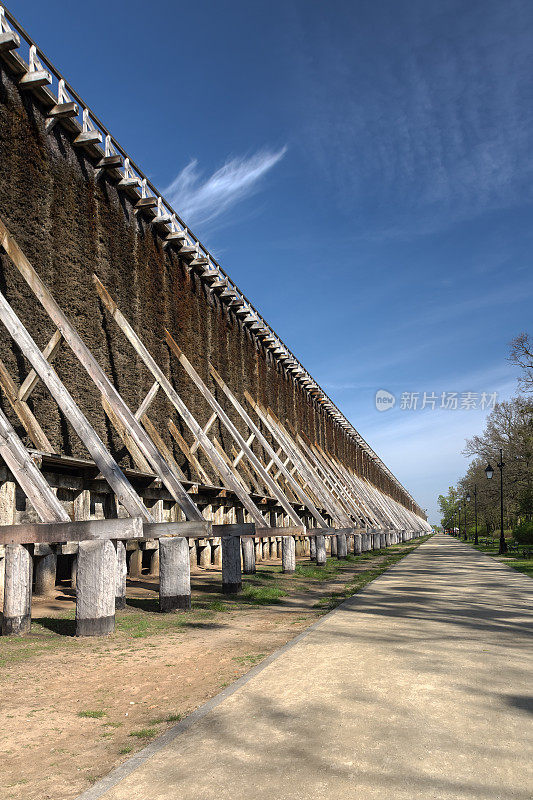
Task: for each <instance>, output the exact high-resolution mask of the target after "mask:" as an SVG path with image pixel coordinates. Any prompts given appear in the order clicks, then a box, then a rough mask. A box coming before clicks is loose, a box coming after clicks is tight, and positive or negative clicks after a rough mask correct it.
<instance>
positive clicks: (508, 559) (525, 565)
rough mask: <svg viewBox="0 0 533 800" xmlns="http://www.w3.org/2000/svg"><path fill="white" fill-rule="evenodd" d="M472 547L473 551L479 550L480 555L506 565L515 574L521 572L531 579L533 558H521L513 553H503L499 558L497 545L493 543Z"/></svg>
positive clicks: (532, 575)
mask: <svg viewBox="0 0 533 800" xmlns="http://www.w3.org/2000/svg"><path fill="white" fill-rule="evenodd" d="M472 547H473V548H474V550H479V551H480V552H481V553H485V555H487V556H492V558H495V559H496V560H497V561H501V563H502V564H507V566H509V567H512V568H513V569H516V571H517V572H522V573H523V574H524V575H528V576H529V577H530V578H533V558H522V556H520V555H515V554H514V553H505V555H501V556H500V555H498V550H499V543H498V544H496V543H494V545H484V544H478V545H472Z"/></svg>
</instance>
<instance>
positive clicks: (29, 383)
mask: <svg viewBox="0 0 533 800" xmlns="http://www.w3.org/2000/svg"><path fill="white" fill-rule="evenodd" d="M62 338H63V337H62V336H61V333H60V332H59V331H56V332H55V333H54V335H53V336H52V338H51V339H50V341H49V342H48V344H47V345H46V347H45V348H44V350H43V357H44V358H46V360H47V361H48V363H49V364H51V363H52V361H53V360H54V358H55V357H56V355H57V353H58V352H59V345H60V344H61V340H62ZM38 383H39V376H38V375H37V373H36V372H35V370H34V369H32V370H30V372H28V374H27V375H26V377H25V379H24V380H23V381H22V383H21V386H20V389H19V393H18V397H19V400H27V399H28V397H29V396H30V394H31V393H32V392H33V390H34V389H35V387H36V386H37V384H38Z"/></svg>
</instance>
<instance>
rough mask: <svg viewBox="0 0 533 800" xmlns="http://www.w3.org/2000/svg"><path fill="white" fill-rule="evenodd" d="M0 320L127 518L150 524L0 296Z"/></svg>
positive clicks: (127, 484)
mask: <svg viewBox="0 0 533 800" xmlns="http://www.w3.org/2000/svg"><path fill="white" fill-rule="evenodd" d="M0 320H1V321H2V322H3V324H4V325H5V327H6V329H7V330H8V332H9V334H10V335H11V337H12V338H13V340H14V341H15V342H16V343H17V345H18V346H19V347H20V349H21V351H22V353H23V354H24V356H25V357H26V358H27V359H28V361H29V362H30V363H31V364H32V366H33V368H34V370H35V371H36V373H37V374H38V375H39V377H40V379H41V380H42V382H43V383H44V384H45V386H46V388H47V389H48V391H49V392H50V394H51V395H52V397H53V398H54V400H55V401H56V403H57V404H58V406H59V408H60V409H61V411H62V412H63V414H64V415H65V417H66V419H67V420H68V421H69V422H70V424H71V425H72V428H73V429H74V431H75V432H76V433H77V435H78V436H79V437H80V439H81V440H82V442H83V443H84V445H85V447H86V448H87V450H88V451H89V453H90V454H91V457H92V458H93V459H94V462H95V464H96V465H97V466H98V468H99V470H100V472H101V473H102V475H103V476H104V478H105V479H106V481H107V482H108V483H109V485H110V486H111V488H112V489H113V491H114V492H115V494H116V496H117V498H118V500H119V502H120V503H122V505H123V506H124V508H125V509H126V510H127V511H128V513H129V514H130V515H131V516H134V517H135V516H141V517H143V519H146V521H147V522H150V521H152V517H151V514H150V512H149V511H148V509H147V508H146V506H145V505H144V503H143V502H142V500H141V498H140V497H139V495H138V494H137V492H136V491H135V489H134V488H133V486H132V485H131V484H130V482H129V481H128V480H127V478H126V477H125V475H124V473H123V472H122V470H121V469H120V467H119V465H118V464H117V462H116V461H115V459H114V458H113V457H112V456H111V454H110V453H109V451H108V450H107V449H106V447H105V445H104V443H103V442H102V440H101V439H100V437H99V436H98V434H97V433H96V431H95V430H94V428H93V427H92V426H91V424H90V423H89V421H88V420H87V418H86V417H85V415H84V414H83V413H82V412H81V411H80V409H79V408H78V406H77V405H76V403H75V401H74V399H73V398H72V396H71V394H70V392H69V391H68V390H67V389H66V387H65V386H64V385H63V383H62V381H61V380H60V379H59V377H58V375H57V373H56V372H55V370H54V369H53V367H51V366H50V364H49V363H48V362H47V361H46V359H45V358H43V355H42V353H41V351H40V350H39V348H38V347H37V345H36V344H35V342H34V341H33V339H32V338H31V336H30V334H29V333H28V331H27V330H26V328H25V327H24V325H23V324H22V322H21V321H20V319H19V318H18V317H17V315H16V314H15V312H14V311H13V309H12V308H11V306H10V305H9V303H8V302H7V300H6V298H5V297H4V295H3V294H1V293H0Z"/></svg>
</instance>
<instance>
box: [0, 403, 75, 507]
mask: <svg viewBox="0 0 533 800" xmlns="http://www.w3.org/2000/svg"><path fill="white" fill-rule="evenodd" d="M0 456H2V458H3V459H4V461H5V463H6V465H7V467H8V468H9V469H10V470H11V472H12V474H13V477H14V478H15V480H16V481H17V483H18V485H19V486H20V488H21V489H22V491H23V492H24V494H25V495H26V497H27V498H28V500H29V501H30V503H31V504H32V506H33V507H34V509H35V510H36V512H37V514H38V515H39V517H40V518H41V519H42V520H43V522H67V521H68V520H69V515H68V514H67V512H66V511H65V509H64V508H63V506H62V505H61V503H60V502H59V500H58V499H57V497H56V496H55V494H54V492H53V491H52V489H51V488H50V486H49V485H48V483H47V482H46V480H45V478H44V477H43V475H42V474H41V473H40V472H39V470H38V469H37V467H36V466H35V464H34V463H33V461H32V459H31V456H30V454H29V453H28V451H27V450H26V448H25V447H24V445H23V444H22V442H21V441H20V439H19V437H18V436H17V434H16V433H15V431H14V429H13V427H12V425H11V423H10V422H9V420H8V418H7V417H6V415H5V414H4V412H3V411H2V410H1V409H0Z"/></svg>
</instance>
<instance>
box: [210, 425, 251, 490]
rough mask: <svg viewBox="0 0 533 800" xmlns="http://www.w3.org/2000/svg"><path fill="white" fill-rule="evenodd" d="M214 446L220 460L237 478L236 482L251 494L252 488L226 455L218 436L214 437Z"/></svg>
mask: <svg viewBox="0 0 533 800" xmlns="http://www.w3.org/2000/svg"><path fill="white" fill-rule="evenodd" d="M213 444H214V446H215V448H216V451H217V453H218V454H219V456H220V458H221V459H222V460H223V461H224V464H225V465H226V467H227V468H228V469H229V470H230V472H231V474H232V475H233V476H234V477H235V480H236V481H238V482H239V483H240V485H241V486H242V487H243V489H244V490H245V491H246V492H248V493H250V492H251V491H252V486H248V484H247V483H246V481H245V480H244V478H243V477H242V475H241V474H240V473H239V472H237V470H236V469H234V467H233V464H232V463H231V459H230V458H229V457H228V456H227V455H226V451H225V450H224V448H223V447H222V444H221V443H220V442H219V441H218V439H217V438H216V436H214V437H213Z"/></svg>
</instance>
